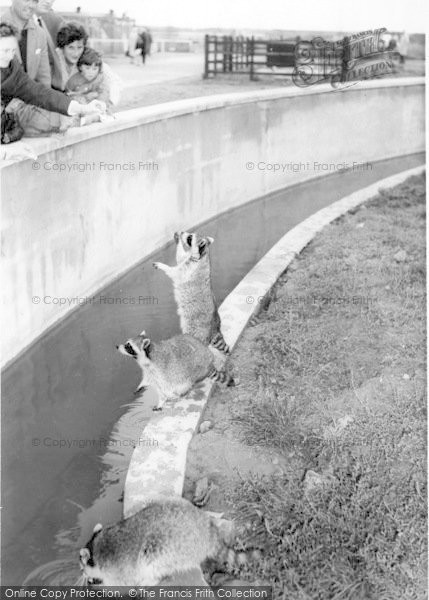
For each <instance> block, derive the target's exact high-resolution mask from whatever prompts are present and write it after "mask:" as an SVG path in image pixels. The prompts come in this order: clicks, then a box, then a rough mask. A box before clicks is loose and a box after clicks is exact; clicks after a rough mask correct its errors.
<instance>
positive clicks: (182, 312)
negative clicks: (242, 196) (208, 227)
mask: <svg viewBox="0 0 429 600" xmlns="http://www.w3.org/2000/svg"><path fill="white" fill-rule="evenodd" d="M174 240H175V242H176V263H177V264H176V265H175V266H173V267H169V266H168V265H165V264H163V263H159V262H156V263H153V266H154V267H155V268H156V269H160V270H161V271H164V273H165V274H166V275H168V277H170V278H171V280H172V281H173V287H174V297H175V299H176V302H177V307H178V309H177V312H178V314H179V317H180V326H181V328H182V333H186V334H189V335H193V336H194V337H195V338H197V339H198V340H200V341H201V342H202V343H203V344H206V345H208V344H211V345H212V346H214V347H215V348H217V349H218V350H220V351H221V352H224V353H225V354H229V347H228V345H227V343H226V342H225V340H224V337H223V335H222V332H221V330H220V327H221V322H220V317H219V313H218V309H217V305H216V300H215V297H214V294H213V289H212V285H211V279H210V256H209V247H210V245H211V244H212V243H213V241H214V240H213V238H211V237H200V236H198V235H197V234H196V233H188V232H187V231H183V232H180V233H177V232H176V233H175V234H174Z"/></svg>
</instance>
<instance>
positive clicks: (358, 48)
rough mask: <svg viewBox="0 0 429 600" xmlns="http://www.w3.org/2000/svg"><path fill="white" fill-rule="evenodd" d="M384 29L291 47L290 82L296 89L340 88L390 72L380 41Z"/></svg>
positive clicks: (390, 59) (388, 54) (389, 58)
mask: <svg viewBox="0 0 429 600" xmlns="http://www.w3.org/2000/svg"><path fill="white" fill-rule="evenodd" d="M385 31H386V28H381V29H375V30H373V31H363V32H362V33H357V34H355V35H350V36H346V37H344V38H343V39H342V40H339V41H335V42H328V41H326V40H324V39H323V38H321V37H317V38H315V39H314V40H312V41H311V42H307V41H301V42H298V44H297V45H296V46H295V61H296V63H295V69H294V72H293V75H292V80H293V82H294V84H295V85H297V86H298V87H309V86H311V85H314V84H316V83H321V82H330V83H331V85H332V87H334V88H336V89H341V88H344V87H348V86H350V85H354V84H355V83H357V82H358V81H362V80H363V79H371V78H373V77H380V76H383V75H387V74H388V73H391V72H392V71H393V56H392V53H391V52H387V51H386V50H385V43H384V41H383V39H382V35H383V33H385Z"/></svg>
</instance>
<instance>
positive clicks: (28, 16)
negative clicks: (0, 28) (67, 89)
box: [1, 0, 52, 87]
mask: <svg viewBox="0 0 429 600" xmlns="http://www.w3.org/2000/svg"><path fill="white" fill-rule="evenodd" d="M36 6H37V0H12V4H11V7H10V9H8V10H6V11H5V12H4V13H3V14H2V15H1V20H2V22H3V23H10V24H11V25H13V26H14V27H15V29H16V30H17V32H18V36H17V40H18V48H17V59H18V60H19V62H20V63H21V64H22V66H23V69H24V71H25V72H26V73H27V74H28V76H29V77H30V78H31V79H34V81H37V82H38V83H43V84H44V85H46V86H49V87H50V86H51V82H52V78H51V67H50V65H49V57H48V43H47V39H46V34H45V32H44V31H43V29H42V28H41V27H40V26H39V25H38V24H37V23H36V22H35V20H34V18H33V17H34V10H35V7H36Z"/></svg>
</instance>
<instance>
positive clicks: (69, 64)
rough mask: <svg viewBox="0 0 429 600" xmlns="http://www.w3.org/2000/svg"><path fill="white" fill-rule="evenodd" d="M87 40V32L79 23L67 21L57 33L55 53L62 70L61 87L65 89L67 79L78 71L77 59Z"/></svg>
mask: <svg viewBox="0 0 429 600" xmlns="http://www.w3.org/2000/svg"><path fill="white" fill-rule="evenodd" d="M87 42H88V34H87V33H86V31H85V29H84V27H82V25H79V23H67V25H64V27H61V29H60V30H59V31H58V34H57V49H56V52H57V55H58V58H59V60H60V65H61V72H62V89H63V90H65V89H66V84H67V81H68V80H69V79H70V77H71V76H72V75H75V73H78V68H77V61H78V60H79V58H80V57H81V56H82V52H83V51H84V49H85V46H86V44H87Z"/></svg>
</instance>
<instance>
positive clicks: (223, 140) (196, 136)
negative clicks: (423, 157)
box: [2, 79, 425, 363]
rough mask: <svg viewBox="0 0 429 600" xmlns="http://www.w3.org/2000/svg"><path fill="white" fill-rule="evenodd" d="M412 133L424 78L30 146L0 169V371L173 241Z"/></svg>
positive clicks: (262, 100)
mask: <svg viewBox="0 0 429 600" xmlns="http://www.w3.org/2000/svg"><path fill="white" fill-rule="evenodd" d="M423 123H424V82H423V80H421V79H413V80H406V79H403V80H400V79H397V80H390V81H383V80H378V81H372V82H366V83H360V84H357V85H355V86H353V87H350V88H349V89H347V90H345V91H342V92H338V91H334V90H332V88H330V87H316V89H307V90H299V89H296V88H294V89H282V90H270V91H258V92H251V93H246V94H243V93H240V94H228V95H223V96H214V97H208V98H196V99H193V100H186V101H180V102H174V103H168V104H163V105H159V106H157V107H147V108H142V109H137V110H133V111H127V112H125V113H122V114H120V115H118V118H117V119H116V120H115V121H114V122H113V123H109V124H102V125H94V126H91V127H89V128H86V129H85V130H84V129H82V130H78V131H76V132H73V133H70V132H69V133H68V134H67V135H66V136H64V137H63V138H61V139H53V138H50V139H43V140H32V144H33V145H34V148H35V150H36V152H37V153H38V156H39V158H38V160H37V162H33V161H31V160H26V161H20V162H15V163H9V164H6V165H5V166H4V167H3V169H2V196H3V203H2V204H3V223H2V227H3V256H4V259H3V277H4V282H5V285H4V286H3V289H4V297H3V307H4V310H3V314H4V316H5V326H4V328H3V331H4V336H3V347H2V352H3V363H6V362H8V361H9V360H11V359H12V358H13V357H14V356H16V354H18V353H19V352H20V351H21V350H22V349H23V348H25V346H27V345H28V344H29V343H31V342H32V341H33V340H34V339H35V338H36V337H37V336H39V335H41V334H42V333H43V332H44V331H45V330H46V329H47V328H48V327H49V326H51V325H52V324H54V323H55V322H56V321H58V320H59V319H61V318H63V317H64V316H65V315H66V313H67V312H69V311H70V310H72V309H74V308H76V307H77V305H78V303H79V302H82V301H84V300H83V299H84V298H85V297H90V296H91V295H92V294H94V292H95V291H96V290H97V289H99V288H100V287H102V286H103V285H104V284H106V283H107V282H109V281H110V280H111V279H112V278H114V277H115V276H117V275H119V274H120V273H122V272H123V271H125V270H126V269H128V268H130V267H132V266H133V265H134V264H136V263H137V262H139V261H140V260H141V259H143V258H144V257H145V256H147V255H149V254H150V253H151V252H153V251H155V250H156V249H158V248H160V247H161V246H162V245H163V244H165V243H166V242H167V241H169V240H171V238H172V234H173V232H174V231H176V230H178V229H182V228H190V227H191V226H193V225H195V224H198V223H199V222H202V221H205V220H207V219H209V218H211V217H214V216H215V215H218V214H220V213H222V212H224V211H227V210H228V209H231V208H233V207H236V206H239V205H242V204H244V203H246V202H249V201H250V200H253V199H255V198H258V197H260V196H262V195H265V194H267V193H269V192H272V191H274V190H277V189H281V188H283V187H286V186H289V185H293V184H296V183H299V182H302V181H305V180H308V179H310V178H313V177H317V176H322V175H326V174H327V173H328V172H330V173H332V172H334V171H335V169H337V168H339V167H341V165H343V164H345V165H349V166H353V163H355V164H356V167H355V168H357V169H358V168H366V167H365V163H367V162H371V161H376V160H381V159H385V158H391V157H394V156H400V155H403V154H410V153H414V152H421V151H422V150H423V149H424V145H425V144H424V126H423ZM357 163H364V165H363V166H359V165H357ZM333 164H334V165H336V166H333ZM275 165H280V166H278V167H276V166H275ZM294 165H295V166H294ZM275 168H276V169H277V170H274V169H275ZM63 299H64V300H63ZM60 302H62V304H59V303H60Z"/></svg>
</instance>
